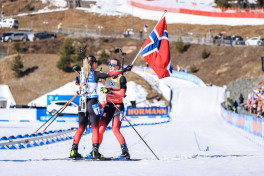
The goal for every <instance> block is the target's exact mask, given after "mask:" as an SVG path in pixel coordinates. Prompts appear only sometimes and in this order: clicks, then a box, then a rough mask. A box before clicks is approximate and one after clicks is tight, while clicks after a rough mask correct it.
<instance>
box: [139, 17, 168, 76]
mask: <svg viewBox="0 0 264 176" xmlns="http://www.w3.org/2000/svg"><path fill="white" fill-rule="evenodd" d="M142 55H143V57H144V58H145V59H146V61H147V62H148V64H149V65H150V66H151V67H152V69H153V70H154V71H155V72H156V74H157V75H158V77H159V79H161V78H165V77H168V76H170V74H171V73H172V67H171V59H170V46H169V40H168V31H167V24H166V19H165V17H164V18H162V20H161V21H160V22H159V23H158V25H157V26H156V28H155V29H154V30H153V31H152V32H151V34H150V35H149V38H148V39H147V40H146V42H145V43H144V44H143V46H142Z"/></svg>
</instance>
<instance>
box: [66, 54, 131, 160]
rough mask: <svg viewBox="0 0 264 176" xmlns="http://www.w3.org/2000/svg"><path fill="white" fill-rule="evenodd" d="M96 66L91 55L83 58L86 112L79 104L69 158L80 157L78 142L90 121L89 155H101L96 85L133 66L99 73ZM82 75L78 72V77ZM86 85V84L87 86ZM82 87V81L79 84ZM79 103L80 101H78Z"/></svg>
mask: <svg viewBox="0 0 264 176" xmlns="http://www.w3.org/2000/svg"><path fill="white" fill-rule="evenodd" d="M97 67H98V64H97V60H96V58H95V57H94V56H93V55H88V56H86V57H85V59H84V60H83V70H84V74H85V77H86V87H87V89H86V93H85V94H86V108H85V109H86V110H85V111H86V112H83V111H81V106H79V112H78V116H79V128H78V130H77V132H76V134H75V136H74V140H73V145H72V149H71V153H70V157H71V158H80V157H82V156H81V154H79V153H78V144H79V142H80V139H81V137H82V134H83V132H84V131H85V129H86V127H87V125H88V122H89V121H90V123H91V127H92V146H93V149H92V152H91V153H90V154H91V156H92V157H93V158H95V159H98V158H99V159H100V158H102V157H103V156H102V155H101V154H100V153H99V120H100V108H99V105H98V94H97V86H98V81H99V79H105V78H108V77H115V76H118V75H119V74H122V73H124V72H126V71H131V69H132V67H133V66H127V67H126V68H124V69H123V70H117V71H110V72H108V73H101V72H100V71H95V70H96V69H97ZM81 76H82V75H81V74H80V77H81ZM87 85H88V86H87ZM80 86H81V88H82V83H81V84H80ZM80 104H81V103H80Z"/></svg>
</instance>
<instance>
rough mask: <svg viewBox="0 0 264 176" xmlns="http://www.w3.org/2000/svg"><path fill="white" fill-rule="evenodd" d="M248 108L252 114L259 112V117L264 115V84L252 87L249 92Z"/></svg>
mask: <svg viewBox="0 0 264 176" xmlns="http://www.w3.org/2000/svg"><path fill="white" fill-rule="evenodd" d="M246 109H248V111H249V112H250V113H251V114H257V116H258V117H260V118H263V117H264V84H263V85H262V87H261V88H259V89H252V91H251V92H250V93H249V94H248V99H247V103H246Z"/></svg>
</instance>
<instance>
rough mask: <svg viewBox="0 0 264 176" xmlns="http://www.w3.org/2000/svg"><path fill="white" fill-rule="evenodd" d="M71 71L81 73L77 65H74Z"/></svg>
mask: <svg viewBox="0 0 264 176" xmlns="http://www.w3.org/2000/svg"><path fill="white" fill-rule="evenodd" d="M72 70H74V71H76V72H78V71H81V67H80V66H78V65H76V66H73V67H72Z"/></svg>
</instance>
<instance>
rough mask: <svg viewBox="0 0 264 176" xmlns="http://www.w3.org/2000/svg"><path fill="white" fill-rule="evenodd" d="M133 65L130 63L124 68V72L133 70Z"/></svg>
mask: <svg viewBox="0 0 264 176" xmlns="http://www.w3.org/2000/svg"><path fill="white" fill-rule="evenodd" d="M132 67H133V65H128V66H127V67H126V68H123V70H122V71H123V72H127V71H131V70H132Z"/></svg>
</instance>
